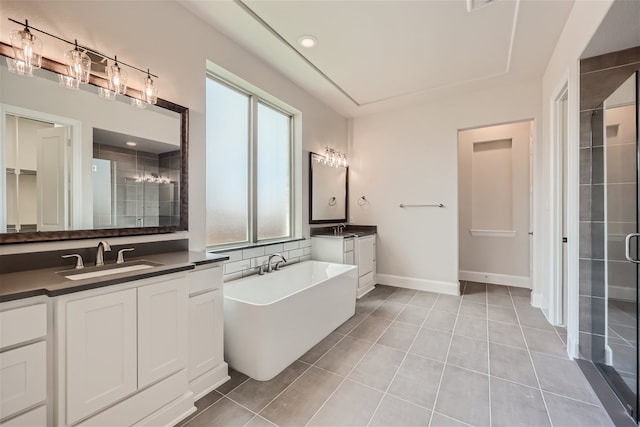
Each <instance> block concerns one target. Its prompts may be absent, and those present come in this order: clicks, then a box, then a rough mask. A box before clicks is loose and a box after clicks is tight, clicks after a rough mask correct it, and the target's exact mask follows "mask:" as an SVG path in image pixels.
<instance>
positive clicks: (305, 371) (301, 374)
mask: <svg viewBox="0 0 640 427" xmlns="http://www.w3.org/2000/svg"><path fill="white" fill-rule="evenodd" d="M305 364H306V365H308V366H307V369H305V370H304V371H302V372H301V373H300V375H298V376H297V377H296V378H295V379H294V380H293V381H291V383H290V384H289V385H287V386H286V387H285V388H284V389H282V391H281V392H280V393H278V394H276V395H275V396H274V397H273V399H271V400H270V401H269V402H268V403H267V404H266V405H264V406H263V407H262V408H260V410H259V411H258V412H254V411H251V410H250V409H249V408H246V409H247V410H249V411H251V412H253V413H254V414H256V415H260V412H262V411H264V410H265V408H266V407H268V406H269V405H271V404H272V403H273V402H274V401H275V400H276V399H277V398H278V397H280V396H281V395H282V393H284V392H285V391H287V390H288V389H289V388H290V387H291V386H292V385H293V384H295V383H296V382H297V381H298V380H299V379H300V378H302V376H303V375H304V374H306V373H307V372H309V370H310V369H311V368H312V367H313V365H310V364H308V363H305ZM285 369H286V368H285ZM225 397H227V396H225ZM228 399H229V400H231V401H232V402H235V401H234V400H232V399H230V398H228ZM235 403H237V404H238V405H240V403H238V402H235ZM240 406H242V407H243V408H244V406H243V405H240ZM260 416H261V415H260ZM262 418H264V419H266V420H267V421H269V422H270V423H272V424H274V425H276V426H277V425H278V424H276V423H275V422H272V421H271V420H270V419H268V418H266V417H262ZM249 421H251V420H249Z"/></svg>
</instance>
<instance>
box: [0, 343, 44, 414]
mask: <svg viewBox="0 0 640 427" xmlns="http://www.w3.org/2000/svg"><path fill="white" fill-rule="evenodd" d="M0 384H2V394H1V395H0V419H2V418H6V417H9V416H11V415H13V414H16V413H18V412H20V411H22V410H24V409H26V408H28V407H29V406H33V405H35V404H37V403H39V402H43V401H44V400H45V398H46V394H47V343H46V342H44V341H41V342H37V343H35V344H30V345H27V346H24V347H19V348H16V349H13V350H10V351H6V352H4V353H1V354H0Z"/></svg>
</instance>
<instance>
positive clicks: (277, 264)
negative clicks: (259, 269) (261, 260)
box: [267, 254, 287, 273]
mask: <svg viewBox="0 0 640 427" xmlns="http://www.w3.org/2000/svg"><path fill="white" fill-rule="evenodd" d="M276 257H278V258H280V259H281V260H282V262H287V260H286V259H285V258H284V257H283V256H282V255H280V254H273V255H270V256H269V262H268V263H267V273H271V272H272V271H274V268H273V267H271V260H272V259H273V258H276ZM279 269H280V262H277V263H276V267H275V270H279Z"/></svg>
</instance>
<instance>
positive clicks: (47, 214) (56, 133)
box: [0, 106, 71, 232]
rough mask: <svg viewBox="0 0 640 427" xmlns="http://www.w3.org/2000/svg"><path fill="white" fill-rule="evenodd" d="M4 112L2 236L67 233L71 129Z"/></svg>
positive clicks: (29, 115) (0, 141) (27, 114)
mask: <svg viewBox="0 0 640 427" xmlns="http://www.w3.org/2000/svg"><path fill="white" fill-rule="evenodd" d="M2 109H3V110H5V111H6V112H5V114H4V115H3V120H4V125H5V126H4V135H3V138H0V152H1V153H2V154H3V155H2V156H0V160H2V161H0V166H1V167H2V168H3V169H4V170H5V174H3V175H4V176H3V177H4V178H5V180H4V181H3V180H2V179H0V189H2V190H4V191H3V197H2V200H1V201H0V232H33V231H58V230H68V229H69V213H68V209H67V206H68V204H69V199H68V198H69V192H68V187H69V157H70V150H71V149H70V145H69V144H70V139H69V138H70V135H71V132H70V130H71V127H70V126H65V125H61V124H59V122H57V121H54V120H49V119H50V118H51V117H40V116H38V115H37V114H35V113H33V112H30V111H28V110H24V109H19V108H18V107H5V106H3V108H2ZM12 110H16V113H17V114H14V113H13V111H12ZM9 111H11V113H10V112H9ZM22 114H25V116H22Z"/></svg>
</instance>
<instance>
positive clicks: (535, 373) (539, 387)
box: [509, 289, 553, 427]
mask: <svg viewBox="0 0 640 427" xmlns="http://www.w3.org/2000/svg"><path fill="white" fill-rule="evenodd" d="M509 296H511V302H513V296H512V295H511V289H509ZM514 308H515V304H514ZM516 318H517V319H518V324H519V325H520V333H521V334H522V340H523V341H524V345H525V347H526V350H527V354H528V355H529V362H530V363H531V368H532V369H533V374H534V375H535V377H536V382H537V383H538V389H539V390H540V397H541V398H542V404H543V405H544V410H545V412H546V413H547V418H548V419H549V425H550V426H551V427H553V421H552V420H551V414H550V413H549V407H548V406H547V399H545V397H544V393H543V392H542V385H541V384H540V378H539V377H538V370H537V369H536V365H535V364H534V363H533V357H532V356H531V351H530V350H529V343H528V342H527V338H526V337H525V336H524V331H523V330H522V324H520V316H519V315H518V310H516Z"/></svg>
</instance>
